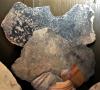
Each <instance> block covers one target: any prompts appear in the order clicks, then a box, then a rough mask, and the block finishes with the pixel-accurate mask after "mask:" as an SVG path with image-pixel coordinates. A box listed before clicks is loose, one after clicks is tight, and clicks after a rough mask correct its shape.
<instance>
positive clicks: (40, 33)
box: [12, 28, 95, 82]
mask: <svg viewBox="0 0 100 90" xmlns="http://www.w3.org/2000/svg"><path fill="white" fill-rule="evenodd" d="M74 64H75V65H76V66H77V67H78V68H79V70H80V71H81V72H82V75H83V76H84V77H85V80H84V82H85V81H87V80H88V79H89V77H91V76H92V75H93V74H94V68H95V59H94V53H93V52H92V50H91V49H90V48H88V47H86V46H84V45H79V46H75V45H74V44H73V43H69V42H67V40H66V39H64V38H62V37H61V36H60V35H57V34H56V33H55V32H53V31H52V30H51V29H48V28H43V29H41V30H37V31H34V32H33V36H32V37H31V38H30V39H29V41H28V42H27V43H26V44H25V46H24V48H23V50H22V52H21V56H20V57H19V58H18V59H17V60H16V61H15V63H14V64H13V65H12V70H13V71H14V72H15V74H16V75H17V76H18V77H20V78H21V79H23V80H27V81H29V82H32V81H33V80H34V79H36V78H37V77H38V76H40V75H41V74H43V73H44V72H52V73H53V74H55V75H57V76H58V77H60V75H61V71H62V70H64V69H68V70H69V71H70V69H71V67H72V66H73V65H74ZM75 69H76V68H75ZM72 70H73V69H72ZM72 75H73V74H72ZM76 75H77V74H76ZM78 75H81V74H80V73H79V74H78ZM74 80H76V78H75V79H74Z"/></svg>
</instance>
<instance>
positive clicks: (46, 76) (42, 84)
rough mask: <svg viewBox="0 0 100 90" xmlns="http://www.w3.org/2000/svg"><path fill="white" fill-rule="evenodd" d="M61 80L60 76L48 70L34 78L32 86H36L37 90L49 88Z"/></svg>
mask: <svg viewBox="0 0 100 90" xmlns="http://www.w3.org/2000/svg"><path fill="white" fill-rule="evenodd" d="M61 81H62V79H61V78H60V77H57V76H56V75H54V74H52V73H51V72H47V73H43V74H42V75H40V76H39V77H38V78H36V79H35V80H33V81H32V86H33V87H34V88H36V90H48V89H49V87H50V86H51V85H53V84H55V83H56V82H61Z"/></svg>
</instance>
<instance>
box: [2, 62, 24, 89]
mask: <svg viewBox="0 0 100 90" xmlns="http://www.w3.org/2000/svg"><path fill="white" fill-rule="evenodd" d="M0 90H22V89H21V87H20V86H19V84H18V83H17V81H16V79H15V78H14V76H13V75H12V73H11V72H10V71H9V70H8V69H7V67H6V66H5V65H4V64H3V63H1V62H0Z"/></svg>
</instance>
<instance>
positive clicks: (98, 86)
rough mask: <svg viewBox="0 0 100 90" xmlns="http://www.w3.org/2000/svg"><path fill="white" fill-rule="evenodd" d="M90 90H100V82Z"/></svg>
mask: <svg viewBox="0 0 100 90" xmlns="http://www.w3.org/2000/svg"><path fill="white" fill-rule="evenodd" d="M89 90H100V82H98V83H96V84H95V85H93V86H92V87H91V88H90V89H89Z"/></svg>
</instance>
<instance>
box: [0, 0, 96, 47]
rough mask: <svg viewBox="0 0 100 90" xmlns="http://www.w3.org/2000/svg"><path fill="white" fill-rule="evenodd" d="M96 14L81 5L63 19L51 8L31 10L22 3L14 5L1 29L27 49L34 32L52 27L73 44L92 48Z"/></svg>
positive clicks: (13, 40) (9, 38)
mask: <svg viewBox="0 0 100 90" xmlns="http://www.w3.org/2000/svg"><path fill="white" fill-rule="evenodd" d="M93 17H94V13H93V10H92V9H91V8H90V7H89V6H88V5H85V4H84V5H81V4H77V5H75V6H74V7H72V9H71V10H70V11H68V12H66V13H65V14H64V15H62V16H53V15H52V13H51V11H50V8H49V6H44V7H36V8H31V7H27V6H26V5H25V4H23V3H21V2H17V3H15V4H14V5H13V7H12V9H11V10H10V11H9V13H8V14H7V16H6V17H5V19H4V20H3V22H2V24H1V26H2V28H3V29H4V32H5V35H6V37H7V39H8V40H9V41H10V42H11V43H13V44H16V45H18V46H23V45H24V44H25V43H26V42H27V41H28V40H29V38H30V37H31V36H32V33H33V31H35V30H37V29H40V28H44V27H49V28H51V29H53V30H54V31H55V32H56V33H57V34H59V35H61V36H62V37H64V38H65V39H66V40H68V41H69V42H74V43H76V44H77V45H79V44H84V45H86V44H90V43H92V42H94V40H95V33H94V31H93Z"/></svg>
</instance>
